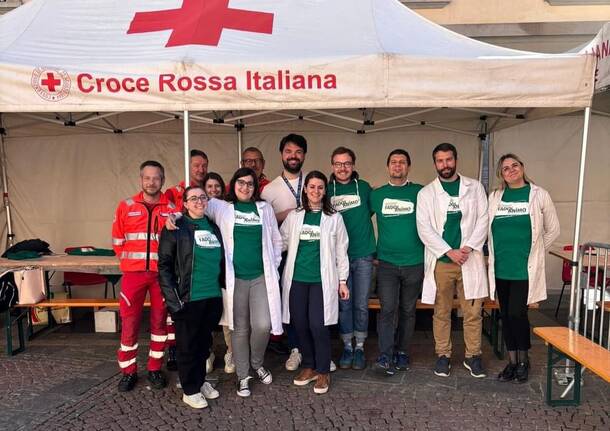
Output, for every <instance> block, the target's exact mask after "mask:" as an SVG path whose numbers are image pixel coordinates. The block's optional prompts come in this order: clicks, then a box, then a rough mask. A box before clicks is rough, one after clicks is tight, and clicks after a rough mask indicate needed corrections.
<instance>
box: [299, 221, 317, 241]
mask: <svg viewBox="0 0 610 431" xmlns="http://www.w3.org/2000/svg"><path fill="white" fill-rule="evenodd" d="M299 239H300V240H301V241H320V226H316V225H310V224H304V225H303V226H302V227H301V234H300V235H299Z"/></svg>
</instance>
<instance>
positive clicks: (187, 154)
mask: <svg viewBox="0 0 610 431" xmlns="http://www.w3.org/2000/svg"><path fill="white" fill-rule="evenodd" d="M183 123H184V184H185V187H188V186H189V185H190V165H191V152H190V143H189V140H190V139H189V138H190V134H191V125H190V117H189V111H184V118H183Z"/></svg>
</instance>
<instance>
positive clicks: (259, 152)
mask: <svg viewBox="0 0 610 431" xmlns="http://www.w3.org/2000/svg"><path fill="white" fill-rule="evenodd" d="M248 152H249V153H258V154H260V155H261V159H262V160H265V158H264V157H263V152H262V151H261V150H259V149H258V148H256V147H248V148H246V149H245V150H243V151H242V152H241V153H242V154H244V153H248Z"/></svg>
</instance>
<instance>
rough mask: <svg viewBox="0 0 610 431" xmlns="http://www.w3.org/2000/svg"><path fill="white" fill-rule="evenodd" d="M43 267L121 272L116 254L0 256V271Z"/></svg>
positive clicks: (102, 272)
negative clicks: (14, 257) (29, 257)
mask: <svg viewBox="0 0 610 431" xmlns="http://www.w3.org/2000/svg"><path fill="white" fill-rule="evenodd" d="M27 266H37V267H41V268H42V269H43V270H45V271H62V272H86V273H94V274H107V275H108V274H121V270H120V269H119V259H118V258H117V257H116V256H70V255H67V254H57V255H51V256H42V257H40V258H38V259H27V260H11V259H6V258H0V271H6V270H17V269H23V268H25V267H27Z"/></svg>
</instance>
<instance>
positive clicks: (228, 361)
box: [225, 352, 235, 374]
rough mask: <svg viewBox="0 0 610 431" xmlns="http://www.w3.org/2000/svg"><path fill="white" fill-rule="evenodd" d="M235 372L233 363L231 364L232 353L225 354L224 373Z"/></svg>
mask: <svg viewBox="0 0 610 431" xmlns="http://www.w3.org/2000/svg"><path fill="white" fill-rule="evenodd" d="M234 372H235V362H233V353H232V352H227V353H226V354H225V373H227V374H233V373H234Z"/></svg>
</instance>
